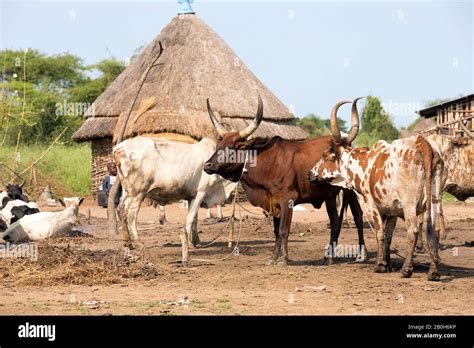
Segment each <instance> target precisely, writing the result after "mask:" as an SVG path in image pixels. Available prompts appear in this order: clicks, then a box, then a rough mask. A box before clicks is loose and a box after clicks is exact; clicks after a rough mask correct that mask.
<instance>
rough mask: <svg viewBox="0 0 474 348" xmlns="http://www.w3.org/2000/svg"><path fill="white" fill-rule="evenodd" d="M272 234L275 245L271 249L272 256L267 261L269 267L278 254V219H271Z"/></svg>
mask: <svg viewBox="0 0 474 348" xmlns="http://www.w3.org/2000/svg"><path fill="white" fill-rule="evenodd" d="M273 233H274V234H275V245H274V247H273V254H272V257H271V259H270V260H269V261H268V264H269V265H273V264H274V263H275V262H276V260H277V258H278V254H279V253H280V218H279V217H275V216H274V217H273Z"/></svg>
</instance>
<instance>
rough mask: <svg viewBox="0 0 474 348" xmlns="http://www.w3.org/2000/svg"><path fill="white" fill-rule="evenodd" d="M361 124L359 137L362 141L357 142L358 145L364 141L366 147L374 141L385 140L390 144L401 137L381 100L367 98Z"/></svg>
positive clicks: (371, 97)
mask: <svg viewBox="0 0 474 348" xmlns="http://www.w3.org/2000/svg"><path fill="white" fill-rule="evenodd" d="M361 123H362V128H361V134H360V135H359V136H358V139H359V138H361V139H360V141H357V144H361V143H363V142H364V139H365V144H364V146H367V145H366V144H369V143H372V142H373V140H374V139H376V140H379V139H383V140H386V141H389V142H390V141H392V140H395V139H397V138H398V137H399V136H400V132H399V131H398V129H397V128H396V127H395V126H394V125H393V122H392V120H391V118H390V116H389V115H388V114H387V112H386V111H385V110H384V109H383V107H382V104H381V102H380V99H378V98H376V97H373V96H369V97H367V102H366V104H365V107H364V109H363V111H362V115H361ZM364 134H366V135H364Z"/></svg>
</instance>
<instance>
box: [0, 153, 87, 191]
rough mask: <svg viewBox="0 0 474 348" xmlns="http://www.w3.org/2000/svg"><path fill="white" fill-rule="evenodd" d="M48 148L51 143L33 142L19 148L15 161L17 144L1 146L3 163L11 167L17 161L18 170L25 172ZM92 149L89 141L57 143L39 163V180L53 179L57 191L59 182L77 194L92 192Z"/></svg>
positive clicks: (1, 160)
mask: <svg viewBox="0 0 474 348" xmlns="http://www.w3.org/2000/svg"><path fill="white" fill-rule="evenodd" d="M47 148H48V145H34V146H33V145H30V146H21V147H20V148H19V151H18V152H19V153H20V156H19V157H18V159H19V161H18V162H17V163H16V164H15V157H16V156H15V147H11V146H2V147H0V163H4V164H6V165H7V166H9V167H10V168H12V167H14V166H15V165H16V171H17V172H21V171H22V170H23V169H26V168H27V167H28V166H29V165H30V164H31V162H32V161H34V160H36V159H37V158H39V157H40V156H41V154H42V153H43V152H44V151H45V150H46V149H47ZM90 163H91V150H90V145H89V144H80V145H72V146H65V145H56V146H55V147H54V148H52V149H51V151H50V152H49V153H48V154H47V155H46V156H45V157H44V158H43V159H42V160H41V161H40V162H39V163H38V164H37V166H36V173H37V178H38V183H39V184H43V183H44V182H46V183H50V184H51V186H52V188H53V192H54V188H55V184H57V185H61V186H62V187H64V188H66V189H67V190H68V191H70V192H71V193H74V194H77V195H89V194H90V186H91V178H90ZM6 173H9V172H8V171H6V170H5V168H2V167H0V174H6ZM30 178H31V171H29V172H28V173H27V175H26V176H25V179H28V180H29V179H30Z"/></svg>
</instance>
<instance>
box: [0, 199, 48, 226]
mask: <svg viewBox="0 0 474 348" xmlns="http://www.w3.org/2000/svg"><path fill="white" fill-rule="evenodd" d="M21 206H27V207H28V208H30V209H39V208H38V204H36V203H35V202H28V203H26V202H25V201H22V200H19V199H15V200H13V201H9V202H8V203H7V204H6V205H5V206H4V207H3V209H1V210H0V218H1V219H2V220H3V221H5V222H6V224H7V226H9V225H10V222H11V219H12V217H13V213H12V208H13V207H21Z"/></svg>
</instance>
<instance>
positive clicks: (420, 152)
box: [309, 98, 443, 280]
mask: <svg viewBox="0 0 474 348" xmlns="http://www.w3.org/2000/svg"><path fill="white" fill-rule="evenodd" d="M359 99H360V98H357V99H355V100H354V101H353V103H352V114H353V116H354V117H357V118H358V114H357V100H359ZM343 103H346V102H340V103H339V104H341V105H342V104H343ZM347 103H350V102H347ZM331 132H332V134H333V140H332V143H331V144H330V146H329V147H328V148H327V149H326V151H325V152H324V154H323V158H322V159H321V160H319V161H318V162H316V163H315V166H314V168H313V169H312V170H311V172H310V174H309V176H310V180H312V181H315V182H326V183H331V185H335V186H338V187H343V188H349V189H352V190H354V191H355V192H356V193H357V196H358V198H359V202H360V203H361V205H362V207H363V208H364V213H365V214H366V217H367V219H368V220H369V221H371V222H372V225H373V229H374V232H375V237H376V239H377V247H378V248H377V261H376V265H375V269H374V270H375V271H376V272H387V271H390V269H391V268H390V243H391V240H392V233H393V229H394V227H395V223H396V221H397V218H398V217H401V218H403V219H404V220H405V223H406V226H407V236H408V251H407V257H406V259H405V262H404V264H403V266H402V269H401V273H402V275H403V276H404V277H410V276H411V275H412V272H413V252H414V249H415V245H416V240H417V236H418V225H419V221H420V218H421V217H423V214H424V213H425V212H427V214H426V236H427V240H428V248H429V251H430V256H431V259H432V262H431V266H430V269H429V273H428V279H429V280H438V279H439V274H438V263H439V256H438V237H437V235H436V233H435V229H436V221H437V218H438V216H439V213H440V211H441V192H442V187H443V161H442V159H441V157H440V156H439V154H438V152H437V151H435V150H433V148H432V147H431V146H430V144H429V142H428V141H427V140H426V139H424V138H423V137H422V136H419V135H418V136H414V137H410V138H405V139H399V140H395V141H393V142H392V144H388V143H387V142H385V141H383V140H379V141H378V142H377V143H376V144H375V145H374V147H373V148H372V149H370V150H368V149H367V148H352V147H350V146H349V144H348V143H346V141H345V139H343V138H341V134H340V131H339V128H338V125H337V118H336V115H335V114H333V115H332V117H331Z"/></svg>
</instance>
